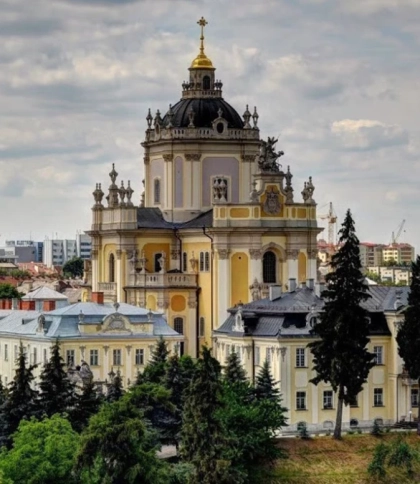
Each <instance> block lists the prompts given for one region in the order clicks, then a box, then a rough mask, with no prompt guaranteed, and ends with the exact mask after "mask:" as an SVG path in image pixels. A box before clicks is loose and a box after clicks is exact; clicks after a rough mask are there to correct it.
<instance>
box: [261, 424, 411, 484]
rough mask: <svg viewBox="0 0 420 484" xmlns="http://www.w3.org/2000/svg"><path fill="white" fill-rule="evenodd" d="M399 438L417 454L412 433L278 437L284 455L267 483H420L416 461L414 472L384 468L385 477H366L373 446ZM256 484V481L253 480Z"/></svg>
mask: <svg viewBox="0 0 420 484" xmlns="http://www.w3.org/2000/svg"><path fill="white" fill-rule="evenodd" d="M399 436H400V437H402V438H403V439H404V440H405V441H406V442H408V443H409V444H410V446H412V447H413V448H415V449H416V450H417V451H418V452H419V455H420V437H417V435H416V434H415V433H404V434H401V433H398V434H396V433H393V432H391V433H387V434H383V435H382V436H380V437H374V436H372V435H369V434H354V435H344V436H343V439H342V440H341V441H336V440H334V439H333V438H332V437H315V438H312V439H310V440H301V439H299V438H284V439H280V444H279V445H280V447H281V448H282V449H284V450H285V451H286V452H287V454H288V457H287V458H286V459H282V460H279V461H277V462H276V465H275V466H274V467H273V468H272V469H271V472H270V477H267V479H266V480H264V484H265V482H267V483H280V482H281V483H282V484H283V483H286V484H287V483H290V484H333V483H340V484H361V483H371V484H379V483H380V484H406V483H420V461H419V460H418V461H417V462H416V463H415V464H414V467H413V469H414V475H412V476H408V475H407V473H406V472H405V470H402V469H400V468H390V469H387V475H386V477H385V478H381V479H373V478H370V477H369V474H368V472H367V468H368V466H369V463H370V462H371V460H372V456H373V451H374V449H375V447H376V446H377V445H378V444H379V443H380V442H381V441H382V442H384V443H386V444H388V443H391V442H393V441H395V440H396V439H397V438H398V437H399ZM256 484H257V483H256Z"/></svg>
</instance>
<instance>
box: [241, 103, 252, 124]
mask: <svg viewBox="0 0 420 484" xmlns="http://www.w3.org/2000/svg"><path fill="white" fill-rule="evenodd" d="M242 117H243V118H244V129H251V125H250V124H249V120H250V119H251V113H250V112H249V109H248V104H247V105H246V109H245V112H244V114H243V115H242Z"/></svg>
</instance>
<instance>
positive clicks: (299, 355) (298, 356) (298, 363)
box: [295, 347, 307, 368]
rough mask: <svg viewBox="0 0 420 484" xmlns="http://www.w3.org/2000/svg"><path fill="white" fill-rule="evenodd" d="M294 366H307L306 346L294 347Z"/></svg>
mask: <svg viewBox="0 0 420 484" xmlns="http://www.w3.org/2000/svg"><path fill="white" fill-rule="evenodd" d="M302 357H303V364H302ZM295 366H296V368H307V366H306V348H304V347H299V348H296V361H295Z"/></svg>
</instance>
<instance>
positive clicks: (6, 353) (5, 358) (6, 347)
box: [4, 345, 9, 361]
mask: <svg viewBox="0 0 420 484" xmlns="http://www.w3.org/2000/svg"><path fill="white" fill-rule="evenodd" d="M8 360H9V347H8V346H7V345H4V361H8Z"/></svg>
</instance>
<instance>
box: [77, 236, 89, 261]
mask: <svg viewBox="0 0 420 484" xmlns="http://www.w3.org/2000/svg"><path fill="white" fill-rule="evenodd" d="M91 248H92V241H91V239H90V237H89V235H86V234H81V233H77V235H76V251H77V257H80V258H82V259H84V260H85V259H90V251H91Z"/></svg>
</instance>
